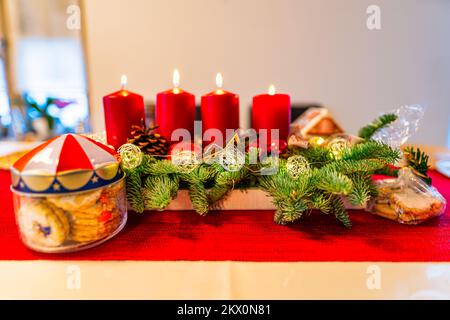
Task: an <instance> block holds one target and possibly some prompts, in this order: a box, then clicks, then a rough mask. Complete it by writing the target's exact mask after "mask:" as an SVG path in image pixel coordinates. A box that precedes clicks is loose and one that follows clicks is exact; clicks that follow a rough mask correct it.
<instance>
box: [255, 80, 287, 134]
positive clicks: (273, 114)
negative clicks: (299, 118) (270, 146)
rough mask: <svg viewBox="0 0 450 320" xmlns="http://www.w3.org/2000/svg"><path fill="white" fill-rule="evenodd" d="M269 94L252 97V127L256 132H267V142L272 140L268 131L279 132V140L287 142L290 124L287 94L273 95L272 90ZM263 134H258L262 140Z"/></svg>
mask: <svg viewBox="0 0 450 320" xmlns="http://www.w3.org/2000/svg"><path fill="white" fill-rule="evenodd" d="M271 89H272V90H271V91H272V92H271V93H269V94H261V95H258V96H255V97H253V107H252V127H253V129H255V130H256V131H257V132H258V131H259V130H261V129H266V130H267V136H266V137H267V142H268V143H270V140H271V139H272V136H271V132H270V130H272V129H278V130H279V139H280V140H284V141H287V139H288V136H289V127H290V123H291V98H290V97H289V95H287V94H279V93H278V94H275V93H274V92H273V91H274V89H273V88H271ZM264 136H265V134H260V138H261V139H263V137H264Z"/></svg>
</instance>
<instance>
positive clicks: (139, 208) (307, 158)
mask: <svg viewBox="0 0 450 320" xmlns="http://www.w3.org/2000/svg"><path fill="white" fill-rule="evenodd" d="M395 119H396V116H395V115H384V116H381V117H380V118H379V119H377V120H376V121H374V122H373V123H372V124H370V125H369V126H367V127H365V128H363V129H361V131H360V136H361V137H365V140H363V139H361V141H360V142H358V143H356V144H353V145H351V144H350V143H349V142H348V143H347V144H346V143H344V144H343V145H342V144H338V146H339V147H338V148H336V147H335V146H333V145H332V144H333V143H334V142H333V140H331V141H330V142H329V143H328V144H325V145H315V146H310V147H309V148H307V149H303V148H292V147H291V148H289V149H288V150H287V151H286V152H285V153H284V154H283V155H282V156H281V157H280V158H272V157H270V156H269V157H268V158H266V159H265V160H264V161H262V162H257V163H256V164H252V163H253V162H252V161H249V160H250V158H251V156H252V152H250V151H249V152H247V153H246V154H245V165H243V166H242V167H241V168H240V169H239V170H237V171H227V170H225V169H224V168H223V166H222V165H221V164H219V163H217V162H213V163H207V162H205V161H200V162H199V163H197V164H196V165H195V166H193V167H192V168H190V169H189V170H186V168H184V167H182V166H178V165H176V164H174V163H173V162H172V161H170V160H166V159H164V160H161V159H157V158H155V157H152V156H149V155H144V157H143V159H142V162H141V163H140V165H139V166H137V167H135V168H132V169H130V168H128V169H127V168H126V167H124V170H125V172H126V174H127V197H128V201H129V203H130V205H131V206H132V208H133V210H135V211H136V212H143V211H144V210H145V209H156V210H164V209H165V208H166V207H167V206H168V205H169V204H170V202H171V201H172V199H173V198H174V197H175V196H176V194H177V192H178V190H179V189H187V190H188V191H189V196H190V199H191V202H192V205H193V207H194V208H195V210H196V211H197V213H198V214H200V215H206V214H207V213H208V211H209V210H210V209H213V208H216V207H220V202H221V200H223V199H224V198H225V197H226V196H227V194H228V192H230V191H231V190H232V189H235V188H243V189H245V188H262V189H263V190H265V191H266V192H267V193H268V195H269V196H271V197H272V199H273V203H274V205H275V207H276V208H277V210H276V213H275V217H274V220H275V221H276V222H277V223H279V224H286V223H291V222H294V221H297V220H299V219H301V218H302V217H304V216H307V215H308V214H310V212H311V211H312V210H313V209H317V210H319V211H320V212H322V213H324V214H327V215H330V214H333V215H334V216H335V217H336V218H337V219H338V220H339V221H341V222H342V224H343V225H344V226H346V227H348V228H350V227H351V221H350V218H349V215H348V213H347V211H346V209H345V205H344V202H343V198H346V199H348V201H349V202H350V203H351V204H352V205H355V206H364V205H366V204H367V202H368V201H369V200H370V199H371V198H372V197H376V196H377V190H376V188H375V186H374V184H373V182H372V179H371V176H372V174H375V173H383V174H386V173H388V174H391V175H395V173H396V171H395V170H392V169H390V168H391V167H392V166H394V165H395V164H396V163H397V161H398V160H400V158H401V152H400V150H396V149H393V148H391V147H390V146H388V145H386V144H384V143H381V142H377V141H374V140H370V137H371V136H372V135H373V134H374V133H375V132H376V131H377V130H379V129H380V128H383V127H385V126H386V125H388V124H390V123H392V122H393V121H395ZM339 142H341V141H339ZM344 142H345V141H344ZM408 154H409V159H410V161H409V164H410V165H412V166H413V167H414V168H415V169H416V170H417V171H418V172H420V173H422V174H424V175H426V170H427V169H428V166H427V164H426V162H427V160H428V158H427V157H426V156H425V155H423V154H422V153H420V151H418V152H414V151H412V150H409V151H407V155H408ZM407 157H408V156H407ZM275 162H277V164H278V166H274V163H275ZM271 167H272V168H275V170H276V171H275V173H274V174H272V175H264V174H262V170H263V169H268V168H271Z"/></svg>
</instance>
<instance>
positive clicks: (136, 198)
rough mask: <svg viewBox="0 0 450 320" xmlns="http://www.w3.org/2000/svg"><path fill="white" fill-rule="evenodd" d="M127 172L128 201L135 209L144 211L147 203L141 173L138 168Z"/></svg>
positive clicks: (139, 211) (140, 211)
mask: <svg viewBox="0 0 450 320" xmlns="http://www.w3.org/2000/svg"><path fill="white" fill-rule="evenodd" d="M125 173H126V188H127V200H128V203H129V204H130V206H131V208H132V209H133V210H134V211H136V212H137V213H142V212H144V210H145V205H144V200H143V198H142V180H141V173H140V172H139V171H138V170H130V171H126V172H125Z"/></svg>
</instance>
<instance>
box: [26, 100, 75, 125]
mask: <svg viewBox="0 0 450 320" xmlns="http://www.w3.org/2000/svg"><path fill="white" fill-rule="evenodd" d="M24 102H25V104H26V107H27V108H28V110H29V114H30V115H31V116H32V117H33V118H43V119H45V121H46V123H47V127H48V129H49V131H53V130H54V129H55V126H56V123H57V121H58V118H57V117H55V116H53V115H51V114H50V112H49V110H50V107H51V106H56V107H57V108H58V109H63V108H65V107H67V106H69V105H71V104H73V103H74V101H71V100H62V99H58V98H52V97H48V98H47V99H46V100H45V102H44V103H42V104H39V103H38V102H37V101H36V100H35V99H33V98H32V97H31V96H30V95H28V94H25V95H24Z"/></svg>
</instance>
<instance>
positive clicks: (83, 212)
mask: <svg viewBox="0 0 450 320" xmlns="http://www.w3.org/2000/svg"><path fill="white" fill-rule="evenodd" d="M11 175H12V185H11V190H12V192H13V195H14V208H15V214H16V221H17V226H18V228H19V232H20V235H21V238H22V241H23V242H24V244H25V245H26V246H27V247H29V248H30V249H33V250H35V251H39V252H46V253H53V252H55V253H56V252H72V251H78V250H82V249H86V248H90V247H93V246H95V245H98V244H100V243H102V242H104V241H106V240H108V239H110V238H111V237H113V236H114V235H116V234H117V233H118V232H120V230H121V229H122V228H123V227H124V226H125V224H126V221H127V206H126V194H125V180H124V173H123V172H122V171H121V169H120V165H119V157H118V155H117V153H116V152H115V151H114V150H113V149H111V148H110V147H108V146H105V145H103V144H101V143H99V142H97V141H94V140H92V139H90V138H88V137H85V136H81V135H75V134H67V135H62V136H59V137H56V138H54V139H51V140H49V141H47V142H45V143H43V144H42V145H40V146H38V147H37V148H35V149H33V150H32V151H30V152H29V153H27V154H25V155H24V156H23V157H22V158H20V159H19V160H18V161H17V162H16V163H15V164H14V165H13V167H12V168H11Z"/></svg>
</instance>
